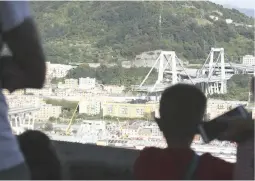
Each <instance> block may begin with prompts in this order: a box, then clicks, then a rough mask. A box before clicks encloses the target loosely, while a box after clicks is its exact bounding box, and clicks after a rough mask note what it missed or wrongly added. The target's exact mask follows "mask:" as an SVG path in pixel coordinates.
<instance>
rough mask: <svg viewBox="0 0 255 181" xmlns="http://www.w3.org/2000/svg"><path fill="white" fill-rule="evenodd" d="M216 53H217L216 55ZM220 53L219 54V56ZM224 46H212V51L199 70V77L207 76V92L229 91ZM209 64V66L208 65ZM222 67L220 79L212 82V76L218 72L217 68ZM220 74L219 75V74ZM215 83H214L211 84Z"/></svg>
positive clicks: (223, 92) (219, 92)
mask: <svg viewBox="0 0 255 181" xmlns="http://www.w3.org/2000/svg"><path fill="white" fill-rule="evenodd" d="M215 54H216V55H215ZM217 54H218V56H217ZM224 56H225V55H224V48H211V51H210V53H209V55H208V57H207V59H206V61H205V63H204V64H203V66H202V68H201V69H199V70H198V72H197V78H206V79H207V82H206V84H207V85H206V89H207V90H205V93H206V94H213V93H217V94H225V93H227V79H226V71H225V58H224ZM215 57H216V58H215ZM206 65H208V68H207V67H206ZM215 67H220V81H219V82H211V81H210V80H211V78H212V77H213V76H215V74H216V71H215V70H216V68H215ZM217 76H218V75H217ZM211 84H213V85H211ZM212 89H214V90H212Z"/></svg>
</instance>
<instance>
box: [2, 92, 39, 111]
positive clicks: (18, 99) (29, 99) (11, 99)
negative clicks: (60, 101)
mask: <svg viewBox="0 0 255 181" xmlns="http://www.w3.org/2000/svg"><path fill="white" fill-rule="evenodd" d="M6 100H7V102H8V105H9V108H21V107H39V106H40V105H41V104H42V102H43V99H42V98H38V97H35V96H27V95H22V96H20V95H19V96H15V95H9V96H6Z"/></svg>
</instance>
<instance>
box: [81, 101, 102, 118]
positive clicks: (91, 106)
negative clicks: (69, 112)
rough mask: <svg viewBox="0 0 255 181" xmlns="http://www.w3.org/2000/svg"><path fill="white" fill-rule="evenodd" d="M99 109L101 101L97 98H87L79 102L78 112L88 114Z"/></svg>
mask: <svg viewBox="0 0 255 181" xmlns="http://www.w3.org/2000/svg"><path fill="white" fill-rule="evenodd" d="M100 111H101V102H100V101H99V100H94V99H93V100H92V99H87V100H83V101H80V102H79V113H80V114H88V115H97V114H99V113H100Z"/></svg>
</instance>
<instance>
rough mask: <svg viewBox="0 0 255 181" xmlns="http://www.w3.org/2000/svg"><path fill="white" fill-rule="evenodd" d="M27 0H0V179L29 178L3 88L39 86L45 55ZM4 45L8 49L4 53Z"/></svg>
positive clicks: (43, 71) (42, 80) (41, 82)
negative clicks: (11, 124)
mask: <svg viewBox="0 0 255 181" xmlns="http://www.w3.org/2000/svg"><path fill="white" fill-rule="evenodd" d="M28 3H29V2H27V1H0V53H1V54H0V179H1V180H8V179H11V180H16V179H25V180H28V179H29V173H28V168H27V166H26V163H25V162H24V157H23V155H22V153H21V151H20V148H19V145H18V143H17V139H16V137H15V136H14V135H13V134H12V130H11V126H10V122H9V120H8V106H7V103H6V100H5V97H4V95H3V93H2V89H7V90H9V92H13V91H15V90H17V89H24V88H42V87H43V84H44V80H45V71H46V65H45V57H44V54H43V50H42V46H41V41H40V37H39V35H38V33H37V29H36V25H35V23H34V21H33V17H32V15H31V13H30V8H29V4H28ZM3 45H6V46H7V47H8V49H9V50H10V52H9V53H10V54H9V55H7V54H6V55H3V52H2V51H3Z"/></svg>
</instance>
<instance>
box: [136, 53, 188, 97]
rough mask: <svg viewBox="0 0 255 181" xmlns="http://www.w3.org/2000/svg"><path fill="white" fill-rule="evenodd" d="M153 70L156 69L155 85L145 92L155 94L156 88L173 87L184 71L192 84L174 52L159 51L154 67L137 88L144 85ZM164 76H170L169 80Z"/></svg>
mask: <svg viewBox="0 0 255 181" xmlns="http://www.w3.org/2000/svg"><path fill="white" fill-rule="evenodd" d="M153 69H157V71H158V76H157V81H156V82H155V84H154V85H153V86H152V87H151V88H150V89H148V90H147V92H157V91H156V88H157V87H158V86H161V87H162V86H165V87H167V86H169V85H174V84H176V83H178V82H180V81H181V77H180V76H179V72H180V71H184V72H185V74H186V75H187V76H188V77H189V79H190V80H191V82H192V79H191V77H190V76H189V75H188V74H187V72H186V70H185V68H184V66H183V63H182V61H181V60H180V59H179V58H178V57H177V56H176V53H175V51H161V53H160V55H159V56H158V58H157V59H156V61H155V63H154V65H153V66H152V67H151V69H150V71H149V72H148V74H147V75H146V76H145V78H144V80H143V81H142V82H141V84H140V85H139V87H138V89H139V88H142V86H144V83H145V82H146V80H147V79H148V77H149V76H150V74H151V72H152V71H153ZM165 74H168V75H169V74H171V80H170V79H169V78H166V77H164V75H165Z"/></svg>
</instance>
